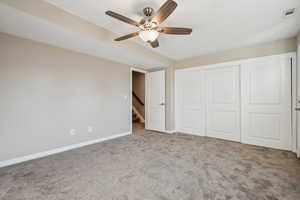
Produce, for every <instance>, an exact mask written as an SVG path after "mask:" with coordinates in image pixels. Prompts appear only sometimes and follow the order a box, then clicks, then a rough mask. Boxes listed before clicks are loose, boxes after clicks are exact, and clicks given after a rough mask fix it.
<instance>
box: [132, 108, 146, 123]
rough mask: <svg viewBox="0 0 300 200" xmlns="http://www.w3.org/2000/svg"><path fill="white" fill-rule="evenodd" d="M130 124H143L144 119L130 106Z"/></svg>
mask: <svg viewBox="0 0 300 200" xmlns="http://www.w3.org/2000/svg"><path fill="white" fill-rule="evenodd" d="M132 122H140V123H145V119H144V117H143V116H142V115H141V114H140V113H139V111H138V110H137V109H136V108H135V107H134V106H132Z"/></svg>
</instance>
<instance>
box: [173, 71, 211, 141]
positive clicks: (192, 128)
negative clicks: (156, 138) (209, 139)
mask: <svg viewBox="0 0 300 200" xmlns="http://www.w3.org/2000/svg"><path fill="white" fill-rule="evenodd" d="M176 104H177V106H176V107H177V110H176V113H177V114H176V122H177V123H176V124H177V129H178V131H180V132H184V133H189V134H195V135H202V136H203V135H205V128H204V127H205V116H204V114H205V112H204V109H205V108H204V102H203V72H202V70H199V69H197V70H191V71H176Z"/></svg>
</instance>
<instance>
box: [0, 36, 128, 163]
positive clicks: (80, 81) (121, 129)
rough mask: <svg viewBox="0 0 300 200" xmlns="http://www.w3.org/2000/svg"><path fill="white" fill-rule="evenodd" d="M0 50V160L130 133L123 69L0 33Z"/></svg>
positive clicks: (125, 77)
mask: <svg viewBox="0 0 300 200" xmlns="http://www.w3.org/2000/svg"><path fill="white" fill-rule="evenodd" d="M0 52H1V53H0V92H1V93H0V94H1V96H0V161H3V160H8V159H12V158H16V157H20V156H25V155H28V154H33V153H37V152H41V151H46V150H51V149H54V148H58V147H62V146H66V145H71V144H75V143H80V142H84V141H88V140H94V139H98V138H102V137H107V136H112V135H115V134H120V133H125V132H129V131H130V123H131V122H130V115H131V111H130V102H129V99H130V98H128V97H129V95H130V76H129V74H130V67H129V66H127V65H124V64H119V63H115V62H110V61H106V60H102V59H99V58H96V57H91V56H87V55H83V54H79V53H75V52H72V51H68V50H64V49H61V48H56V47H52V46H49V45H45V44H41V43H38V42H33V41H30V40H25V39H21V38H16V37H13V36H9V35H5V34H1V33H0ZM126 97H127V98H126ZM88 126H93V128H94V132H93V133H88V131H87V127H88ZM72 128H73V129H76V133H77V134H76V135H74V136H71V135H70V133H69V131H70V129H72Z"/></svg>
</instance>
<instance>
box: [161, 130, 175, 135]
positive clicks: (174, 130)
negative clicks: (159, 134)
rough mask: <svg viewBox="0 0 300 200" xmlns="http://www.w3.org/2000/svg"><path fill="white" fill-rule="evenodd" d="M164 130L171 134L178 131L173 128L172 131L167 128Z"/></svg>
mask: <svg viewBox="0 0 300 200" xmlns="http://www.w3.org/2000/svg"><path fill="white" fill-rule="evenodd" d="M164 132H165V133H169V134H173V133H176V130H171V131H170V130H165V131H164Z"/></svg>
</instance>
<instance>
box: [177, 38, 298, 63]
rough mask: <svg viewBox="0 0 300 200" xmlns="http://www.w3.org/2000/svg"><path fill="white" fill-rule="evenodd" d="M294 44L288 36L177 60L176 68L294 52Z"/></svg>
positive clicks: (294, 39)
mask: <svg viewBox="0 0 300 200" xmlns="http://www.w3.org/2000/svg"><path fill="white" fill-rule="evenodd" d="M296 44H297V42H296V38H289V39H285V40H279V41H275V42H270V43H265V44H258V45H253V46H249V47H244V48H239V49H232V50H226V51H221V52H217V53H212V54H208V55H203V56H198V57H194V58H189V59H185V60H182V61H179V62H177V63H176V68H178V69H179V68H188V67H194V66H202V65H210V64H217V63H223V62H229V61H234V60H241V59H248V58H255V57H260V56H270V55H276V54H283V53H287V52H295V51H296V49H297V45H296Z"/></svg>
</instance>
